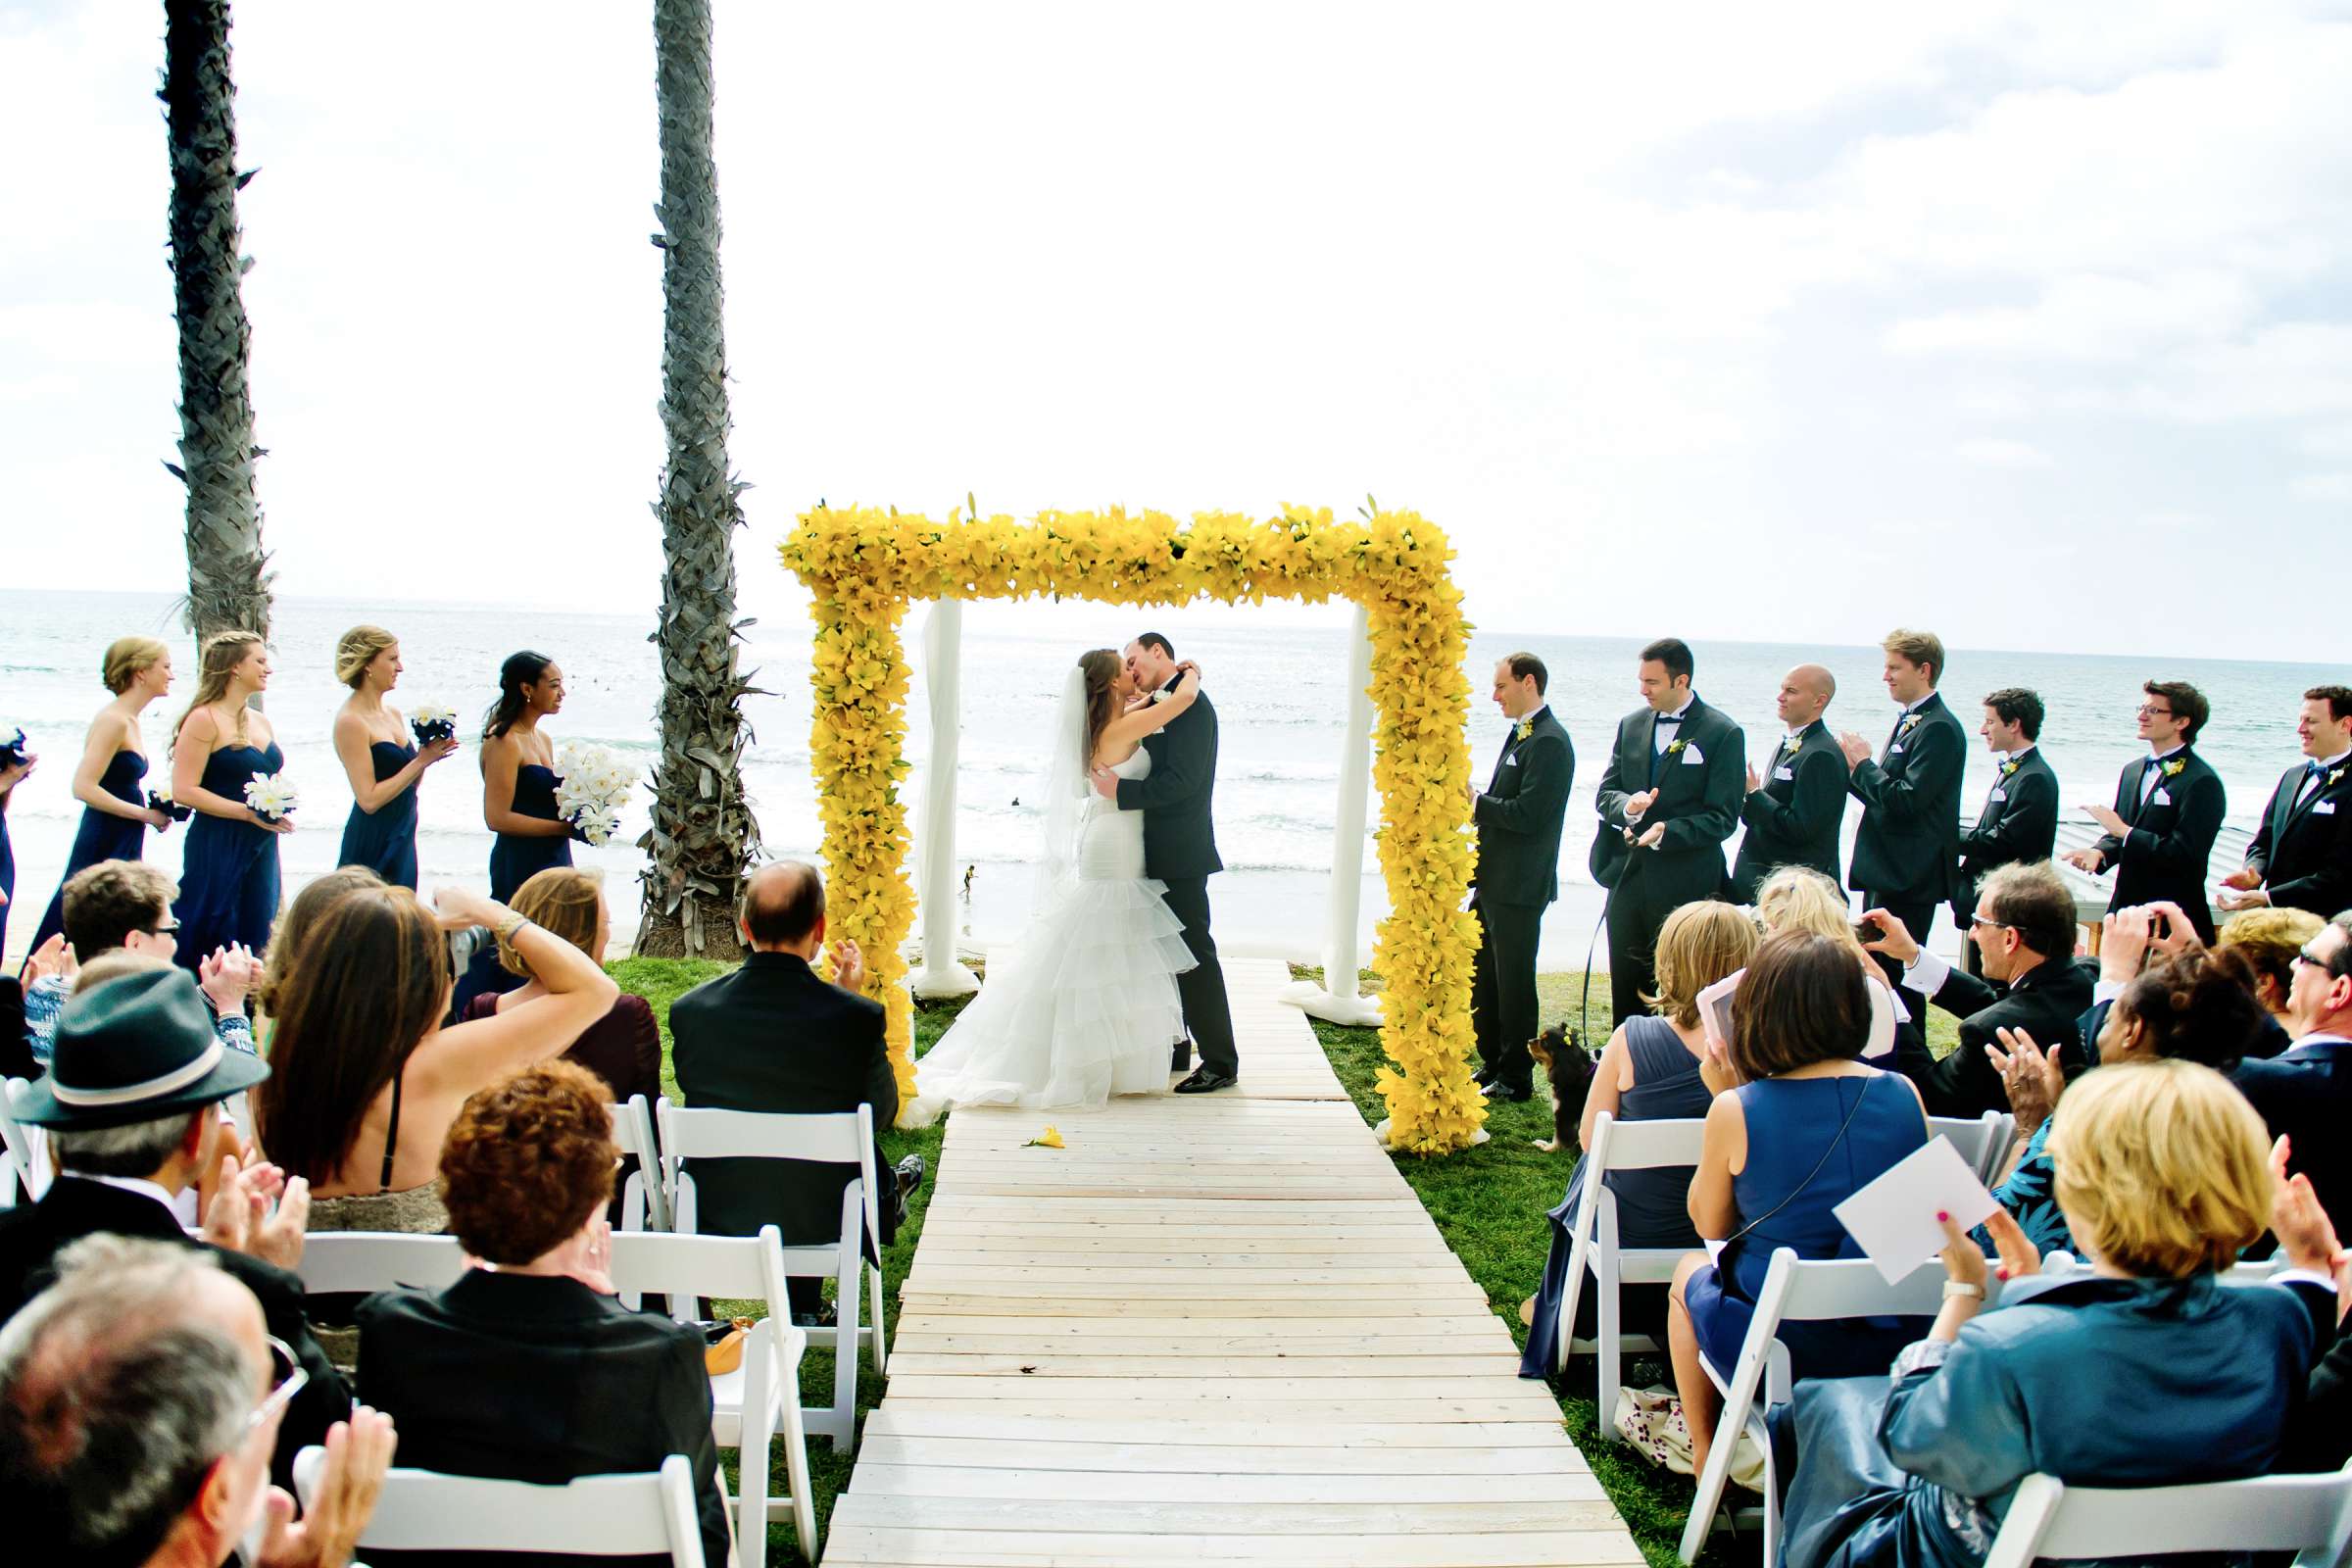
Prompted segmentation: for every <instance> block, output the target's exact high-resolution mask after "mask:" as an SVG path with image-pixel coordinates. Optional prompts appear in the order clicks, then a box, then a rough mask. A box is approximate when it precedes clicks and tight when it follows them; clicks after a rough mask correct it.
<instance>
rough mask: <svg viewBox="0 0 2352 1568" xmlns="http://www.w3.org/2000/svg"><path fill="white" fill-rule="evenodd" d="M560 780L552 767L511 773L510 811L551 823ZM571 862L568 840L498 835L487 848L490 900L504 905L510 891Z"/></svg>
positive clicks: (530, 765)
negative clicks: (513, 784)
mask: <svg viewBox="0 0 2352 1568" xmlns="http://www.w3.org/2000/svg"><path fill="white" fill-rule="evenodd" d="M561 777H562V775H561V774H559V773H557V771H556V770H555V769H554V768H552V767H542V766H540V765H539V764H538V763H537V762H525V763H523V764H522V765H521V766H520V767H518V768H516V769H515V802H514V810H515V815H516V816H536V817H540V818H542V819H544V820H546V821H549V822H553V821H556V820H557V819H558V814H557V811H556V784H557V781H558V780H559V779H560V778H561ZM570 863H571V840H570V839H569V838H547V839H531V838H524V837H522V836H521V835H519V834H510V833H501V834H499V835H497V840H496V842H495V843H493V844H492V845H491V846H490V897H492V898H493V899H496V900H497V901H498V902H499V903H501V904H505V903H507V902H509V901H510V900H512V899H513V898H514V897H515V889H517V888H519V887H521V886H522V885H523V884H524V883H525V882H528V881H529V880H530V879H531V878H532V877H534V876H537V875H538V874H539V873H540V872H542V871H544V870H546V869H547V868H548V867H549V866H551V865H569V864H570Z"/></svg>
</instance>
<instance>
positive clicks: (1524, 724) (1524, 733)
mask: <svg viewBox="0 0 2352 1568" xmlns="http://www.w3.org/2000/svg"><path fill="white" fill-rule="evenodd" d="M1535 732H1536V721H1535V720H1534V719H1532V718H1523V719H1521V720H1520V721H1519V723H1518V725H1517V726H1516V727H1515V728H1513V729H1512V731H1511V739H1513V740H1515V741H1523V740H1525V739H1527V738H1528V737H1529V736H1530V735H1533V734H1534V733H1535Z"/></svg>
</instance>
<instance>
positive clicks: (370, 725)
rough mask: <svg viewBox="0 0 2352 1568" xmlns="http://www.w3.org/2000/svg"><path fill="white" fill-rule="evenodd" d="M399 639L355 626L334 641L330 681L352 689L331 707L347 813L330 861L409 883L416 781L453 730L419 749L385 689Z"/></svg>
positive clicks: (395, 665) (448, 743) (447, 751)
mask: <svg viewBox="0 0 2352 1568" xmlns="http://www.w3.org/2000/svg"><path fill="white" fill-rule="evenodd" d="M400 672H401V662H400V640H399V639H398V638H396V637H394V636H393V635H392V634H391V633H390V632H388V631H386V630H384V629H383V628H382V627H381V626H354V627H352V628H351V630H349V631H347V632H345V633H344V634H343V636H342V638H341V639H340V640H339V641H337V642H336V644H335V679H337V680H339V681H341V682H342V683H343V684H344V685H346V686H348V687H350V688H351V695H350V696H349V697H346V698H345V699H343V706H342V707H341V708H340V709H338V710H336V711H335V758H336V760H338V761H340V762H341V763H342V764H343V772H344V775H345V776H346V777H347V778H349V779H350V780H351V816H350V818H349V820H347V821H346V822H345V823H344V824H343V847H342V848H341V850H339V851H338V852H337V853H336V856H335V863H336V864H337V865H364V866H366V867H367V868H368V870H370V871H373V872H374V873H375V874H376V875H377V876H379V877H382V878H383V879H384V881H385V882H387V883H390V884H392V885H394V886H397V887H404V888H407V889H409V890H410V891H411V892H415V891H416V888H417V785H418V784H420V783H421V782H423V780H424V770H425V769H426V768H428V767H431V766H432V765H433V764H434V763H435V762H438V761H441V760H443V759H445V758H448V757H451V756H454V755H456V753H457V750H458V741H457V737H456V736H454V735H453V736H451V737H450V738H449V739H447V740H439V741H434V742H432V743H431V744H430V745H427V746H424V747H422V748H419V747H418V746H417V744H416V743H415V742H414V741H412V740H411V739H410V738H409V727H408V725H407V723H405V722H404V721H403V720H402V718H401V716H400V710H399V709H397V708H393V707H391V706H389V705H388V704H386V703H385V701H384V694H385V693H386V692H389V691H390V690H391V689H392V688H393V687H394V686H396V685H398V684H399V683H400Z"/></svg>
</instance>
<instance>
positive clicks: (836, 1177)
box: [669, 860, 923, 1318]
mask: <svg viewBox="0 0 2352 1568" xmlns="http://www.w3.org/2000/svg"><path fill="white" fill-rule="evenodd" d="M737 923H738V926H739V928H740V930H741V931H742V934H743V940H744V945H745V946H747V947H749V948H750V949H751V950H752V951H751V954H750V956H747V957H746V958H745V959H744V960H743V966H742V967H741V968H739V969H736V970H734V971H732V972H731V973H728V974H722V975H720V976H719V977H718V978H717V979H715V980H708V981H705V982H704V983H703V984H701V985H699V986H697V987H695V988H694V989H693V990H692V991H689V992H687V993H686V995H684V996H682V997H680V998H679V999H678V1000H677V1001H676V1002H675V1003H674V1004H672V1005H671V1006H670V1009H669V1032H670V1041H671V1045H670V1064H671V1066H672V1067H673V1068H674V1069H675V1071H676V1073H677V1075H678V1089H679V1092H680V1093H681V1094H683V1095H684V1096H685V1099H686V1103H687V1104H689V1105H697V1106H707V1107H710V1108H711V1109H716V1110H756V1111H766V1112H769V1113H773V1114H784V1115H801V1116H815V1115H825V1114H830V1113H834V1112H838V1111H845V1110H856V1109H857V1108H858V1106H859V1105H870V1106H872V1107H873V1112H874V1131H875V1134H876V1141H875V1145H874V1168H875V1169H876V1170H877V1171H881V1170H886V1169H888V1168H889V1164H888V1161H887V1159H886V1158H885V1157H884V1155H883V1153H882V1146H881V1142H880V1136H879V1135H880V1133H881V1131H882V1129H883V1128H885V1127H888V1126H890V1125H891V1123H892V1122H893V1121H894V1120H895V1119H896V1118H897V1116H898V1114H899V1084H898V1079H897V1077H896V1075H895V1074H894V1073H893V1071H892V1069H891V1064H890V1049H889V1046H888V1045H887V1043H886V1041H885V1039H884V1035H883V1016H884V1014H883V1010H882V1004H880V1003H879V1002H875V1001H873V1000H871V999H870V998H867V997H863V996H860V995H858V986H859V985H860V984H861V983H862V982H863V980H864V978H865V958H864V955H862V954H861V953H859V952H858V944H857V943H855V942H850V941H842V942H837V943H835V944H834V946H833V972H834V975H835V977H836V978H837V979H838V981H839V982H840V983H839V984H829V983H828V982H826V981H825V980H823V979H822V978H820V977H819V976H818V975H817V973H816V971H815V969H814V968H812V967H811V965H812V964H814V963H815V961H816V959H817V956H819V955H820V954H822V953H823V952H824V950H825V883H824V879H823V878H822V877H820V876H819V875H818V874H817V871H816V867H814V866H812V865H806V864H803V863H801V862H800V861H797V860H782V861H778V862H777V863H775V864H773V865H763V866H761V867H760V869H759V870H757V871H754V872H753V873H752V874H751V877H750V878H749V879H748V880H747V881H746V882H745V883H744V889H743V909H742V912H741V914H740V916H739V917H738V922H737ZM692 1170H693V1176H694V1189H695V1207H696V1220H695V1228H696V1229H698V1230H701V1231H705V1232H708V1233H710V1234H711V1235H714V1236H757V1235H759V1234H760V1226H762V1225H773V1226H775V1227H776V1228H777V1229H778V1230H779V1231H781V1232H782V1233H783V1237H784V1245H785V1246H786V1247H811V1246H816V1245H818V1244H820V1243H824V1242H830V1241H833V1240H835V1239H836V1238H837V1237H838V1236H839V1235H840V1233H841V1190H842V1189H843V1188H845V1187H847V1186H848V1185H849V1184H850V1183H851V1182H854V1181H856V1180H857V1179H858V1167H857V1166H855V1165H829V1164H820V1163H817V1162H814V1161H809V1160H799V1159H702V1160H696V1161H694V1162H693V1167H692ZM898 1174H899V1180H898V1183H897V1190H896V1191H892V1190H891V1183H890V1180H889V1178H888V1177H884V1178H883V1180H884V1187H885V1190H884V1191H883V1192H882V1193H880V1194H879V1195H877V1203H876V1206H877V1208H878V1209H879V1210H880V1214H881V1221H882V1234H881V1236H879V1237H870V1238H868V1239H867V1245H868V1249H869V1251H870V1250H871V1249H872V1247H873V1246H874V1245H875V1244H876V1243H879V1245H881V1246H883V1247H887V1246H889V1245H890V1243H891V1241H892V1239H893V1238H894V1237H895V1236H896V1235H897V1232H898V1219H899V1212H900V1210H901V1208H902V1207H903V1206H904V1203H905V1196H904V1195H905V1193H906V1192H907V1191H909V1190H911V1189H912V1188H913V1187H914V1186H915V1185H916V1184H917V1183H919V1182H920V1181H921V1180H922V1174H923V1168H922V1160H921V1158H920V1157H919V1156H917V1155H912V1154H910V1155H908V1156H907V1159H906V1161H904V1162H902V1166H901V1169H900V1171H899V1173H898ZM875 1255H877V1256H878V1255H879V1254H875ZM820 1284H821V1282H820V1281H817V1280H815V1279H801V1278H795V1279H794V1280H792V1281H791V1282H790V1290H791V1292H792V1306H793V1314H794V1316H795V1317H796V1318H798V1317H805V1316H809V1315H811V1314H814V1313H815V1312H817V1311H818V1310H819V1298H818V1290H819V1287H820Z"/></svg>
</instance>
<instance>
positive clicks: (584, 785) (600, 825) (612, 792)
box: [556, 741, 637, 845]
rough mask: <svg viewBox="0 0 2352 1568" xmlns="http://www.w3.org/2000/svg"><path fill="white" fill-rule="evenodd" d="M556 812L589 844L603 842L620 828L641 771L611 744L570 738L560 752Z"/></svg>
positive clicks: (558, 757) (557, 766)
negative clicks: (589, 742)
mask: <svg viewBox="0 0 2352 1568" xmlns="http://www.w3.org/2000/svg"><path fill="white" fill-rule="evenodd" d="M556 770H557V772H559V773H560V774H562V775H563V776H562V778H561V779H560V780H559V781H558V782H557V784H556V814H557V815H558V816H560V817H562V818H563V819H564V821H566V822H569V823H570V824H571V826H572V830H573V831H574V832H576V833H578V834H579V836H580V838H581V839H582V840H583V841H585V842H586V843H589V844H595V845H602V844H604V843H605V842H607V841H608V840H610V839H611V838H612V837H613V834H615V833H617V832H619V831H620V812H621V808H622V807H624V806H626V805H627V804H628V801H629V792H630V791H631V790H633V789H635V788H636V787H637V775H636V772H635V770H634V769H632V768H631V767H630V766H629V765H628V764H627V763H626V762H623V761H622V760H620V755H619V754H618V753H616V752H614V751H613V749H612V748H611V747H609V746H588V745H583V744H581V743H579V742H576V741H566V742H564V745H563V747H562V748H560V749H559V750H558V751H557V753H556Z"/></svg>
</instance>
